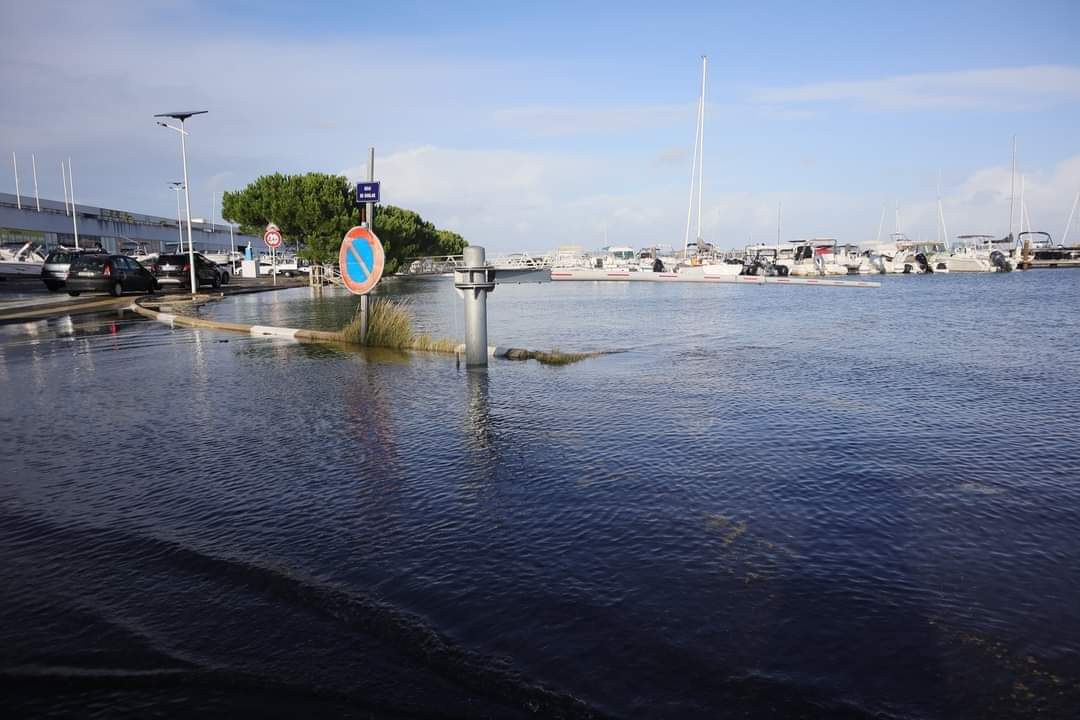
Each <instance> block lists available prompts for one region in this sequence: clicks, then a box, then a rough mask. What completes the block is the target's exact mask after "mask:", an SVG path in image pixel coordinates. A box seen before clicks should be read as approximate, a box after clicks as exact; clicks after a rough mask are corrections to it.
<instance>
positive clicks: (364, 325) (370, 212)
mask: <svg viewBox="0 0 1080 720" xmlns="http://www.w3.org/2000/svg"><path fill="white" fill-rule="evenodd" d="M367 179H368V182H374V181H375V148H373V147H371V148H368V161H367ZM364 225H365V226H366V227H367V229H368V230H371V231H372V232H374V231H375V203H373V202H369V203H366V204H365V205H364ZM370 320H371V306H370V305H369V304H368V296H367V293H364V294H363V295H361V296H360V342H361V343H363V344H365V345H366V344H367V331H368V323H369V321H370Z"/></svg>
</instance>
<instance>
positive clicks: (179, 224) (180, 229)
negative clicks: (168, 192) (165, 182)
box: [169, 180, 184, 252]
mask: <svg viewBox="0 0 1080 720" xmlns="http://www.w3.org/2000/svg"><path fill="white" fill-rule="evenodd" d="M169 187H171V188H172V189H173V190H175V191H176V232H177V234H178V235H179V236H180V242H179V243H177V245H176V251H177V252H184V220H183V218H181V217H180V188H182V187H184V183H182V182H180V181H178V180H177V181H174V182H171V183H169Z"/></svg>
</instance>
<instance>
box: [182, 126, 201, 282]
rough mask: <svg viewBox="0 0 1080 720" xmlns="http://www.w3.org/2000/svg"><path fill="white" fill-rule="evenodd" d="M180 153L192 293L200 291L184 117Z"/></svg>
mask: <svg viewBox="0 0 1080 720" xmlns="http://www.w3.org/2000/svg"><path fill="white" fill-rule="evenodd" d="M180 155H181V158H182V159H183V161H184V203H185V204H186V205H187V245H188V264H189V265H190V266H191V294H192V295H194V294H195V293H196V292H198V287H199V286H198V285H197V284H196V282H195V246H194V245H192V244H191V190H190V189H189V187H188V174H187V133H186V132H185V131H184V118H180Z"/></svg>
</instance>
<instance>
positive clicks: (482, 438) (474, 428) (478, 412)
mask: <svg viewBox="0 0 1080 720" xmlns="http://www.w3.org/2000/svg"><path fill="white" fill-rule="evenodd" d="M464 374H465V381H466V386H467V388H468V393H469V397H468V403H469V404H468V412H467V413H466V414H465V418H466V421H467V423H468V430H469V432H468V443H469V448H470V449H473V450H488V449H491V448H492V445H493V440H494V433H493V432H492V428H491V405H490V403H489V401H488V395H489V393H490V379H489V378H488V371H487V369H486V368H474V369H471V370H467V371H465V373H464Z"/></svg>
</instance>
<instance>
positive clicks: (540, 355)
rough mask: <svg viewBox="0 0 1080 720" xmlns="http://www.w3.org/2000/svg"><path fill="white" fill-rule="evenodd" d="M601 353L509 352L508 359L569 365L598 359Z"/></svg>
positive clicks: (557, 350)
mask: <svg viewBox="0 0 1080 720" xmlns="http://www.w3.org/2000/svg"><path fill="white" fill-rule="evenodd" d="M599 354H600V353H596V352H590V353H581V352H576V353H575V352H563V351H562V350H559V349H558V348H553V349H551V350H518V349H516V348H515V349H513V350H509V351H508V352H507V353H506V357H507V358H508V359H510V360H535V361H537V362H538V363H540V364H542V365H569V364H571V363H576V362H581V361H582V360H586V359H588V358H591V357H596V356H597V355H599Z"/></svg>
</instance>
